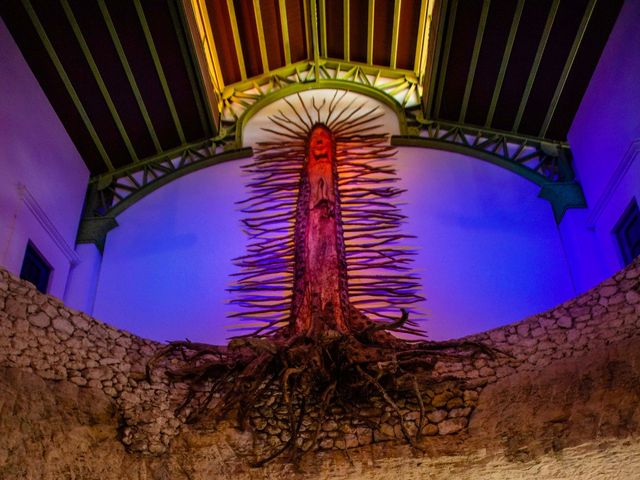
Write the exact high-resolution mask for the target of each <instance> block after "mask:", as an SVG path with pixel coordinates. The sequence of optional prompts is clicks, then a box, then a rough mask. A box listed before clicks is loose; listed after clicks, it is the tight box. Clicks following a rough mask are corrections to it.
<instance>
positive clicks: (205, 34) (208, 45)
mask: <svg viewBox="0 0 640 480" xmlns="http://www.w3.org/2000/svg"><path fill="white" fill-rule="evenodd" d="M183 4H184V7H185V8H184V11H185V13H186V12H188V11H191V12H193V15H192V16H188V17H187V20H189V19H191V20H193V21H194V23H195V24H194V25H193V27H192V29H191V31H192V33H191V35H192V37H193V38H194V42H197V44H198V45H199V46H200V47H202V52H203V54H204V56H205V61H206V63H207V70H208V71H209V77H210V80H211V82H212V86H213V90H214V92H215V93H216V95H217V96H219V94H221V93H222V91H223V90H224V86H225V85H224V78H223V76H222V68H221V67H220V59H218V49H217V48H216V42H215V38H214V37H213V32H212V31H211V22H210V21H209V13H208V12H207V5H206V2H205V0H183ZM187 4H188V5H190V6H191V8H188V7H187ZM216 100H217V101H219V98H216ZM216 105H217V103H216Z"/></svg>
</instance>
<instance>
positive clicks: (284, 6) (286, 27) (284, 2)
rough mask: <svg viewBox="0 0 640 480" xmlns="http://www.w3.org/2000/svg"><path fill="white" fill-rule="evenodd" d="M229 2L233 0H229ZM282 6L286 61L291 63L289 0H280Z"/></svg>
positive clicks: (281, 22) (281, 17)
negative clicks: (288, 19)
mask: <svg viewBox="0 0 640 480" xmlns="http://www.w3.org/2000/svg"><path fill="white" fill-rule="evenodd" d="M228 1H229V2H230V1H231V0H228ZM278 4H279V7H280V28H281V30H282V46H283V48H284V63H286V64H287V65H288V64H290V63H291V43H290V41H289V22H288V21H287V0H278Z"/></svg>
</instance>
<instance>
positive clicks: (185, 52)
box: [168, 2, 212, 135]
mask: <svg viewBox="0 0 640 480" xmlns="http://www.w3.org/2000/svg"><path fill="white" fill-rule="evenodd" d="M168 6H169V13H170V15H171V21H172V22H173V29H174V30H175V32H176V37H177V38H178V46H179V47H180V54H181V55H182V61H183V63H184V68H185V70H186V71H187V76H188V77H189V85H191V92H192V93H193V101H194V102H196V108H197V109H198V118H199V119H200V125H201V126H202V131H203V132H204V134H205V135H210V134H211V133H212V129H211V127H212V125H211V123H209V122H211V119H207V113H206V112H205V110H207V109H205V108H204V107H203V105H202V95H200V85H198V80H196V75H195V73H194V63H193V62H197V61H198V60H197V57H196V56H195V55H193V56H192V53H193V52H192V51H191V50H190V49H189V46H188V45H187V42H186V41H185V38H184V35H183V34H184V33H186V32H187V31H188V30H186V29H185V25H184V24H183V23H182V19H181V17H180V13H179V12H178V8H179V7H178V6H177V5H176V4H175V3H173V2H168ZM192 59H193V62H192ZM207 120H209V121H207Z"/></svg>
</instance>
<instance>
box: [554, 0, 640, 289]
mask: <svg viewBox="0 0 640 480" xmlns="http://www.w3.org/2000/svg"><path fill="white" fill-rule="evenodd" d="M639 25H640V2H636V1H627V2H625V4H624V6H623V8H622V11H621V12H620V15H619V17H618V20H617V23H616V25H615V27H614V29H613V32H612V33H611V35H610V37H609V40H608V42H607V45H606V47H605V49H604V52H603V54H602V57H601V59H600V62H599V63H598V67H597V68H596V70H595V73H594V75H593V77H592V78H591V81H590V83H589V87H588V89H587V92H586V94H585V96H584V98H583V100H582V103H581V104H580V108H579V109H578V112H577V114H576V117H575V119H574V121H573V124H572V126H571V129H570V131H569V142H570V145H571V148H572V150H573V154H574V161H575V168H576V171H577V175H578V180H579V181H580V183H581V184H582V186H583V188H584V192H585V195H586V198H587V203H588V205H589V209H588V210H582V211H580V210H571V211H569V212H568V214H567V215H566V217H565V220H564V221H563V222H562V224H561V226H560V227H561V232H562V235H563V240H564V243H565V245H566V246H567V251H568V252H569V259H570V263H571V268H572V272H573V276H574V279H575V282H576V285H577V287H578V290H579V291H584V290H586V289H588V288H591V287H592V286H594V285H595V284H596V283H598V282H599V281H601V280H602V279H604V278H606V277H608V276H610V275H612V274H613V273H615V272H616V271H618V270H619V269H620V268H622V266H623V261H622V257H621V255H620V252H619V248H618V245H617V242H616V239H615V236H614V234H613V233H612V230H613V228H614V226H615V224H616V222H617V221H618V219H619V218H620V216H621V215H622V213H623V212H624V210H625V208H626V207H627V206H628V205H629V202H630V201H631V199H632V198H633V197H634V196H635V197H636V199H638V200H639V201H640V87H639V85H640V28H639Z"/></svg>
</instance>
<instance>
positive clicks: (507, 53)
mask: <svg viewBox="0 0 640 480" xmlns="http://www.w3.org/2000/svg"><path fill="white" fill-rule="evenodd" d="M524 2H525V0H518V4H517V6H516V10H515V12H514V14H513V20H512V21H511V27H510V29H509V37H508V38H507V44H506V46H505V49H504V54H503V56H502V61H501V63H500V70H499V72H498V79H497V80H496V85H495V88H494V89H493V95H492V96H491V104H490V106H489V113H488V114H487V120H486V121H485V124H484V126H485V127H489V126H490V125H491V124H492V123H493V115H494V113H495V111H496V105H497V104H498V98H500V90H501V89H502V84H503V82H504V77H505V74H506V73H507V66H508V65H509V59H510V58H511V51H512V49H513V43H514V41H515V38H516V34H517V33H518V26H519V25H520V19H521V18H522V10H523V8H524Z"/></svg>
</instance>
